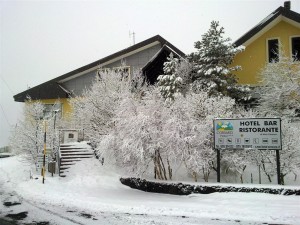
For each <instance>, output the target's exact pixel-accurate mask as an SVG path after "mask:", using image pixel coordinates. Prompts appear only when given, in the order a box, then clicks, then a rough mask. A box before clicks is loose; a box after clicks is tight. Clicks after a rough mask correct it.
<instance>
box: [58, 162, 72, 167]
mask: <svg viewBox="0 0 300 225" xmlns="http://www.w3.org/2000/svg"><path fill="white" fill-rule="evenodd" d="M75 164H76V163H69V162H63V163H61V164H60V166H72V165H75Z"/></svg>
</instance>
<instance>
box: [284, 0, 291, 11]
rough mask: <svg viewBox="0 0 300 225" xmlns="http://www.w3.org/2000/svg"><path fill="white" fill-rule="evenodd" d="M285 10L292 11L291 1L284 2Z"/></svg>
mask: <svg viewBox="0 0 300 225" xmlns="http://www.w3.org/2000/svg"><path fill="white" fill-rule="evenodd" d="M283 6H284V8H285V9H287V10H291V1H286V2H284V5H283Z"/></svg>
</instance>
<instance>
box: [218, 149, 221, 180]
mask: <svg viewBox="0 0 300 225" xmlns="http://www.w3.org/2000/svg"><path fill="white" fill-rule="evenodd" d="M220 164H221V157H220V150H219V149H217V182H219V183H220V181H221V166H220Z"/></svg>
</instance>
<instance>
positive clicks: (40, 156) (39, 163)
mask: <svg viewBox="0 0 300 225" xmlns="http://www.w3.org/2000/svg"><path fill="white" fill-rule="evenodd" d="M43 163H44V154H38V155H37V168H42V167H43ZM47 163H48V155H45V164H47Z"/></svg>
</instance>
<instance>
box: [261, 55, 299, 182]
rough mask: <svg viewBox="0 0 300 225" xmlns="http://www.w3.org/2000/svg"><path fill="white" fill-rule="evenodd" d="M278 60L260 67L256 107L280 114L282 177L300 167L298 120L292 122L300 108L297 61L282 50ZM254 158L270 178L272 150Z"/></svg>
mask: <svg viewBox="0 0 300 225" xmlns="http://www.w3.org/2000/svg"><path fill="white" fill-rule="evenodd" d="M278 59H279V60H278V61H277V62H273V63H268V64H267V65H266V67H265V68H264V69H263V70H262V71H261V73H260V76H259V78H260V79H261V80H260V86H259V87H258V88H257V89H258V93H259V95H260V99H259V105H258V106H257V111H258V113H259V115H260V116H263V117H280V118H281V119H282V143H283V148H282V150H281V151H280V159H281V168H280V169H281V178H282V181H283V182H284V177H285V176H286V175H287V174H289V173H295V171H296V168H298V169H299V168H300V154H299V136H300V130H299V124H298V123H297V122H295V121H294V120H295V116H296V112H297V110H299V108H300V64H299V62H298V61H295V60H294V59H293V58H292V59H291V58H289V57H286V56H285V55H284V53H283V52H282V51H281V53H280V54H279V55H278ZM256 161H257V162H258V164H259V165H261V168H262V169H263V171H264V173H265V174H266V175H267V177H268V179H269V181H270V182H271V178H272V176H273V175H275V174H276V160H275V153H274V151H265V152H261V153H260V154H259V155H258V157H257V158H256Z"/></svg>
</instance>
